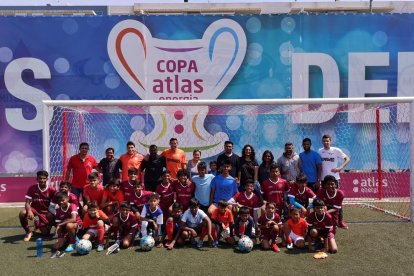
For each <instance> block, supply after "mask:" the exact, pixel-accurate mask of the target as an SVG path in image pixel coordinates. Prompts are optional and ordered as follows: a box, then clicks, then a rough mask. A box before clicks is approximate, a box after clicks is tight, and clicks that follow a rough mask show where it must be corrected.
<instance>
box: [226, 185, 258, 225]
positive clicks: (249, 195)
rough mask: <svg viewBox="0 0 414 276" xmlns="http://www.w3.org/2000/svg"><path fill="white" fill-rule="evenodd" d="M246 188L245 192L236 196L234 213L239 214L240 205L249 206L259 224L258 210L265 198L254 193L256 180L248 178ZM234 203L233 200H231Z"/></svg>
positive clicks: (251, 213)
mask: <svg viewBox="0 0 414 276" xmlns="http://www.w3.org/2000/svg"><path fill="white" fill-rule="evenodd" d="M245 188H246V190H245V191H244V192H238V193H237V194H236V195H235V196H234V197H233V199H234V202H235V204H233V206H234V207H235V208H233V213H234V214H237V210H238V209H239V208H240V207H243V206H245V207H247V208H249V210H250V215H251V216H252V217H253V219H254V222H255V224H257V219H258V217H257V212H258V210H259V209H260V207H261V206H262V204H263V200H262V199H261V198H259V197H258V196H257V195H256V194H255V193H254V181H253V179H247V180H246V184H245ZM230 203H232V202H230Z"/></svg>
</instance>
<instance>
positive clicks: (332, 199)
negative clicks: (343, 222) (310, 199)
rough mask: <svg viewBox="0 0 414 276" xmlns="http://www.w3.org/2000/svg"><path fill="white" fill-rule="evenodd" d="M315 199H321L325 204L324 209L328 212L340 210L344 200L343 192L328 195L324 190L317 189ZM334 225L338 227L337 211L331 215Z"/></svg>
mask: <svg viewBox="0 0 414 276" xmlns="http://www.w3.org/2000/svg"><path fill="white" fill-rule="evenodd" d="M316 198H317V199H322V200H323V202H325V205H326V207H327V208H328V210H331V209H334V208H335V209H341V208H342V201H343V200H344V192H342V191H341V190H335V193H334V195H332V196H330V195H328V192H327V191H326V189H323V188H322V189H319V191H318V194H317V195H316ZM331 215H332V219H333V222H334V225H338V215H339V211H336V212H334V213H331Z"/></svg>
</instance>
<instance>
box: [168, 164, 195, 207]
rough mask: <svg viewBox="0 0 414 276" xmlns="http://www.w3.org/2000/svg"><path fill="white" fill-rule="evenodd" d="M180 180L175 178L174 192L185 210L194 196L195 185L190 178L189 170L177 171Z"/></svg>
mask: <svg viewBox="0 0 414 276" xmlns="http://www.w3.org/2000/svg"><path fill="white" fill-rule="evenodd" d="M177 178H178V180H174V182H173V186H174V192H175V198H176V201H177V202H179V203H181V205H183V210H184V211H185V210H187V209H188V206H189V203H190V199H191V198H193V196H194V191H195V185H194V183H192V182H191V181H190V180H189V179H188V171H187V170H182V169H181V170H178V172H177Z"/></svg>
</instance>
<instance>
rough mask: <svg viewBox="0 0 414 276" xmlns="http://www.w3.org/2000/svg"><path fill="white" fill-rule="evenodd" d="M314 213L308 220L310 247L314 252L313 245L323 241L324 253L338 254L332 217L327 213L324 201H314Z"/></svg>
mask: <svg viewBox="0 0 414 276" xmlns="http://www.w3.org/2000/svg"><path fill="white" fill-rule="evenodd" d="M313 210H314V212H312V213H310V214H309V215H308V217H307V219H306V221H307V222H308V226H309V227H308V247H309V251H313V250H314V247H313V245H312V243H313V242H315V241H322V240H323V245H324V247H323V249H322V251H323V252H330V253H336V252H337V251H338V247H337V245H336V241H335V235H334V231H333V228H334V225H333V221H332V216H331V215H330V214H329V213H328V212H327V211H326V206H325V203H324V202H323V200H320V199H315V200H314V201H313Z"/></svg>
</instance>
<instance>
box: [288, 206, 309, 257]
mask: <svg viewBox="0 0 414 276" xmlns="http://www.w3.org/2000/svg"><path fill="white" fill-rule="evenodd" d="M289 215H290V217H289V219H288V220H287V221H286V222H285V224H284V226H283V232H284V234H285V240H286V243H287V249H292V248H293V245H295V246H296V247H297V248H304V247H305V237H306V233H307V231H308V224H307V222H306V220H305V219H304V218H302V217H301V210H300V209H298V208H295V207H292V208H291V209H290V213H289Z"/></svg>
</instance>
